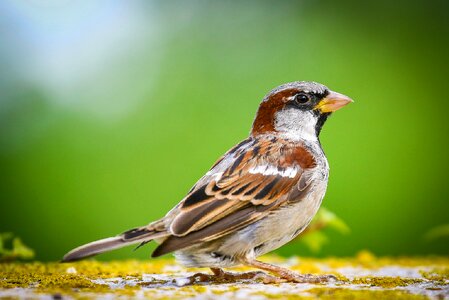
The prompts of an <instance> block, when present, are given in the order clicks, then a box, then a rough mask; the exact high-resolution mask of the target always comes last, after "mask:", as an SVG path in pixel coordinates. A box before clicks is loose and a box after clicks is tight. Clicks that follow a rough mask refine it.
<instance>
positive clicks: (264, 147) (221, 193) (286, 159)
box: [153, 138, 315, 256]
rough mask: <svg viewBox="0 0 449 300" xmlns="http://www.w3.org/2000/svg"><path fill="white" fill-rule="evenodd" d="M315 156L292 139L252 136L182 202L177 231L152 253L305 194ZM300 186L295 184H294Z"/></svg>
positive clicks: (208, 235) (215, 233) (218, 232)
mask: <svg viewBox="0 0 449 300" xmlns="http://www.w3.org/2000/svg"><path fill="white" fill-rule="evenodd" d="M314 167H315V161H314V160H313V156H312V154H310V152H308V151H307V149H306V148H305V147H304V146H302V145H298V144H297V143H292V142H288V141H280V140H277V141H276V143H274V142H273V140H272V139H271V140H270V139H268V138H267V139H262V138H259V139H251V140H250V141H245V142H242V143H241V144H240V145H239V146H238V147H236V148H233V149H231V150H230V151H229V152H228V153H227V154H225V156H224V157H223V158H221V159H220V160H219V161H218V162H217V163H216V164H215V165H214V166H213V167H212V169H211V170H210V171H209V172H208V173H207V174H206V176H205V177H203V178H202V179H200V180H199V181H198V183H197V184H196V185H195V188H194V189H193V190H192V191H191V192H190V193H189V194H188V195H187V196H186V197H185V198H184V200H183V201H181V203H180V204H179V205H178V206H177V208H176V210H175V215H174V217H173V220H172V222H171V224H170V230H169V231H170V233H171V234H172V236H170V237H169V238H167V239H166V240H165V241H164V242H163V243H162V244H161V245H160V246H159V247H158V248H157V250H156V251H155V253H154V254H153V256H158V255H162V254H164V253H168V252H170V251H175V250H177V249H181V248H183V247H187V246H189V245H192V244H193V243H195V242H197V241H199V240H201V241H209V240H213V239H216V238H219V237H221V236H223V235H226V234H228V233H230V232H232V231H235V230H237V229H239V228H242V227H244V226H247V225H248V224H251V223H253V222H255V221H257V220H259V219H260V218H262V217H263V216H265V215H266V214H267V213H269V212H270V211H271V210H272V209H275V208H276V207H279V206H280V205H283V204H285V203H286V202H288V201H291V200H295V201H296V200H297V199H290V197H289V196H290V195H294V196H295V198H299V197H300V196H301V194H303V193H302V191H305V190H306V189H307V187H308V186H309V185H310V183H311V181H312V179H311V178H312V176H311V174H313V171H311V170H313V168H314ZM295 186H296V188H295Z"/></svg>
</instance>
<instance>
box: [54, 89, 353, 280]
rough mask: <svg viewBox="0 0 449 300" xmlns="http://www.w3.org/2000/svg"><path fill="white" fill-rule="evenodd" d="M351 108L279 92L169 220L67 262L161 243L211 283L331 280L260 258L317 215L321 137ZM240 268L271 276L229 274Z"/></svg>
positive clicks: (340, 98)
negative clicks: (225, 280)
mask: <svg viewBox="0 0 449 300" xmlns="http://www.w3.org/2000/svg"><path fill="white" fill-rule="evenodd" d="M350 102H352V100H351V99H350V98H349V97H347V96H345V95H342V94H340V93H337V92H334V91H331V90H329V89H328V88H327V87H326V86H324V85H322V84H319V83H316V82H307V81H295V82H291V83H287V84H283V85H281V86H278V87H276V88H275V89H273V90H271V91H270V92H269V93H268V94H267V95H266V96H265V97H264V98H263V100H262V102H261V103H260V105H259V108H258V110H257V114H256V117H255V119H254V122H253V125H252V129H251V132H250V135H249V137H248V138H247V139H245V140H243V141H242V142H240V143H239V144H237V145H236V146H234V147H233V148H231V149H230V150H229V151H228V152H226V153H225V154H224V155H223V156H222V157H221V158H220V159H219V160H218V161H217V162H215V164H214V165H213V166H212V167H211V168H210V170H209V171H208V172H207V173H206V174H205V175H204V176H203V177H202V178H200V179H199V180H198V181H197V182H196V184H195V185H194V186H193V187H192V188H191V190H190V191H189V192H188V193H187V195H186V196H185V197H184V199H182V200H181V201H180V202H179V204H177V205H176V206H175V207H174V208H173V209H172V210H170V211H169V212H168V213H167V214H166V215H165V217H163V218H161V219H159V220H157V221H154V222H152V223H150V224H148V225H146V226H143V227H138V228H134V229H131V230H128V231H125V232H124V233H122V234H120V235H118V236H114V237H110V238H105V239H101V240H98V241H95V242H91V243H89V244H86V245H83V246H80V247H78V248H76V249H74V250H72V251H70V252H69V253H67V254H66V255H65V256H64V258H63V262H69V261H75V260H79V259H81V258H85V257H89V256H93V255H96V254H99V253H103V252H106V251H109V250H113V249H117V248H121V247H124V246H127V245H131V244H140V245H139V247H140V246H142V245H144V244H146V243H148V242H150V241H155V242H156V243H158V246H157V248H156V249H155V250H154V252H153V253H152V257H158V256H161V255H164V254H167V253H170V252H173V253H174V255H175V257H176V260H177V261H178V262H179V263H180V264H182V265H184V266H186V267H207V268H210V269H211V270H212V272H213V275H208V276H215V277H223V278H230V277H232V276H234V277H235V278H250V277H251V276H253V277H260V276H262V278H263V280H264V281H265V282H285V281H290V282H321V281H325V280H328V279H330V278H331V276H313V275H310V274H299V273H295V272H293V271H291V270H288V269H286V268H283V267H279V266H276V265H272V264H269V263H266V262H262V261H259V260H257V257H259V256H260V255H263V254H265V253H268V252H270V251H272V250H275V249H277V248H279V247H281V246H282V245H284V244H286V243H287V242H289V241H291V240H292V239H294V238H295V237H296V236H297V235H298V234H300V233H301V232H302V231H303V230H304V229H305V228H306V227H307V226H308V224H309V223H310V221H311V220H312V218H313V216H314V215H315V214H316V212H317V211H318V209H319V207H320V205H321V202H322V199H323V197H324V194H325V192H326V188H327V183H328V176H329V165H328V161H327V159H326V156H325V154H324V152H323V149H322V147H321V143H320V140H319V134H320V132H321V129H322V127H323V125H324V123H325V122H326V120H327V119H328V117H329V116H330V115H331V114H332V113H333V112H334V111H336V110H338V109H340V108H342V107H343V106H345V105H347V104H348V103H350ZM237 265H246V266H249V267H252V268H256V269H259V270H263V271H268V272H269V273H271V275H270V274H267V273H265V272H250V273H247V274H245V273H243V274H240V275H239V274H234V275H233V273H229V272H225V271H223V270H222V268H227V267H233V266H237ZM205 276H206V275H205Z"/></svg>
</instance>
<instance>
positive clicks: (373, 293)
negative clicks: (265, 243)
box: [0, 252, 449, 300]
mask: <svg viewBox="0 0 449 300" xmlns="http://www.w3.org/2000/svg"><path fill="white" fill-rule="evenodd" d="M263 260H264V261H267V262H275V263H277V264H281V265H288V267H289V268H290V269H292V270H295V271H297V272H300V273H313V274H334V275H335V276H337V278H338V280H339V282H337V283H336V284H337V287H335V285H334V286H333V287H331V286H328V285H326V284H321V285H311V286H307V288H305V289H304V288H303V289H299V290H295V288H297V285H296V284H291V285H284V289H285V287H291V289H292V292H288V289H287V290H282V292H276V291H277V290H276V288H280V287H281V286H282V285H265V286H264V285H263V284H261V283H260V282H258V281H254V282H251V281H250V282H246V283H245V284H240V283H235V282H234V283H230V282H229V281H226V280H213V281H210V282H207V283H201V284H193V285H187V286H177V280H178V279H183V278H184V279H185V276H186V272H203V273H208V272H209V271H208V270H205V269H183V268H179V267H177V266H176V267H173V266H174V265H176V264H175V262H174V260H173V259H158V260H151V261H135V260H129V261H111V262H98V261H94V260H88V261H81V262H76V263H69V264H61V263H39V262H33V263H4V264H0V298H1V295H2V294H1V292H2V291H5V290H10V289H12V288H21V291H27V292H30V293H34V294H44V295H55V296H56V298H58V297H60V296H70V297H73V298H76V299H80V298H91V297H95V296H98V295H106V294H107V295H108V296H109V294H113V295H119V296H125V297H133V296H136V293H139V295H140V296H145V297H148V298H153V299H182V298H186V297H194V296H196V295H200V294H205V295H208V297H209V296H210V297H212V295H223V296H224V297H228V296H229V297H232V296H233V295H236V294H237V293H239V292H240V291H241V290H242V289H246V290H245V293H248V294H249V295H255V296H263V297H265V298H273V299H277V298H286V299H318V298H320V299H355V298H360V299H367V300H369V299H378V298H392V299H406V298H407V299H423V298H424V296H422V295H421V294H419V293H415V294H410V293H408V292H406V291H403V290H401V287H406V286H409V285H414V286H413V289H414V290H416V289H419V283H421V282H426V286H425V290H423V291H422V292H421V293H422V294H425V293H427V292H429V291H432V292H434V293H439V294H438V295H444V292H445V289H442V286H446V285H449V259H448V258H444V257H425V258H407V257H402V258H396V259H395V258H388V257H386V258H385V257H383V258H379V257H375V256H374V255H372V254H370V253H369V252H362V253H359V254H358V255H357V256H356V257H354V258H322V259H315V258H300V259H299V258H294V259H289V260H286V259H283V258H281V257H278V256H276V257H271V256H266V257H264V258H263ZM393 265H394V266H396V267H399V268H400V267H407V268H409V267H416V268H418V270H419V268H421V267H422V269H421V274H422V276H423V277H422V278H421V279H419V278H418V279H411V278H401V277H394V275H392V276H389V277H380V276H355V278H354V279H352V280H349V279H348V278H346V277H345V276H344V275H343V274H340V273H339V271H338V270H339V269H340V268H344V267H356V270H357V268H361V269H363V270H365V271H364V273H363V274H366V272H368V273H369V271H370V270H377V269H379V268H382V267H385V266H393ZM249 270H253V269H251V268H247V267H239V268H234V269H232V270H231V271H233V272H235V271H239V272H244V271H249ZM209 273H210V272H209ZM152 274H155V275H154V277H153V275H152ZM373 274H375V273H373ZM161 275H165V277H164V276H161ZM184 279H183V280H184ZM183 280H181V281H183ZM184 281H185V280H184ZM100 283H101V284H100ZM429 283H430V285H429ZM108 284H111V286H114V288H111V287H110V286H109V285H108ZM256 285H257V288H256V289H254V286H256ZM373 287H375V288H373ZM423 289H424V288H423ZM17 291H18V290H17ZM29 298H36V297H35V296H33V294H32V295H31V296H30V297H29Z"/></svg>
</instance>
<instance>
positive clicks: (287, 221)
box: [175, 176, 327, 267]
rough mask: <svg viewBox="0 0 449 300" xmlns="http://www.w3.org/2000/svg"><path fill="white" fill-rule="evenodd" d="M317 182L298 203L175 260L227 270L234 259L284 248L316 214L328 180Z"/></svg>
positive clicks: (186, 250) (192, 265) (191, 248)
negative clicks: (225, 268)
mask: <svg viewBox="0 0 449 300" xmlns="http://www.w3.org/2000/svg"><path fill="white" fill-rule="evenodd" d="M326 177H327V176H326ZM326 179H327V178H326ZM318 182H320V183H319V184H317V185H315V186H314V187H313V189H311V191H310V192H309V193H308V195H307V197H305V198H303V199H301V200H300V201H298V202H297V203H294V204H292V205H289V206H285V207H283V208H281V209H279V210H276V211H275V212H273V213H271V214H270V215H268V216H267V217H265V218H263V219H262V220H260V221H258V222H256V223H253V224H251V225H249V226H248V227H245V228H244V229H241V230H239V231H237V232H235V233H233V234H230V235H227V236H225V237H223V238H220V239H218V240H215V241H212V242H207V243H200V244H198V245H196V246H193V247H189V248H187V249H183V250H181V251H178V252H176V253H175V256H176V258H177V259H178V261H179V262H180V263H181V264H183V265H186V266H190V267H194V266H195V267H230V266H234V265H238V264H239V261H238V259H237V257H242V256H248V255H249V256H253V257H257V256H260V255H262V254H265V253H268V252H270V251H272V250H275V249H277V248H279V247H281V246H283V245H284V244H286V243H288V242H289V241H291V240H292V239H293V238H295V237H296V236H297V235H298V234H300V233H301V232H302V231H303V230H304V229H305V228H306V227H307V225H308V224H309V223H310V221H311V220H312V218H313V217H314V216H315V214H316V212H317V211H318V209H319V207H320V205H321V201H322V199H323V197H324V194H325V192H326V186H327V180H322V181H318Z"/></svg>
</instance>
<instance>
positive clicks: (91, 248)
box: [62, 227, 167, 262]
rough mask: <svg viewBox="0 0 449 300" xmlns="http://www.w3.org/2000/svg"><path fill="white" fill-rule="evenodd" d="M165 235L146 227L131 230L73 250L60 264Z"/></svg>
mask: <svg viewBox="0 0 449 300" xmlns="http://www.w3.org/2000/svg"><path fill="white" fill-rule="evenodd" d="M165 235H167V234H166V233H165V232H160V231H155V230H152V229H148V227H140V228H135V229H131V230H128V231H126V232H124V233H122V234H120V235H118V236H115V237H109V238H105V239H101V240H98V241H95V242H91V243H88V244H85V245H82V246H80V247H78V248H75V249H73V250H72V251H70V252H68V253H67V254H66V255H64V257H63V258H62V262H70V261H76V260H80V259H83V258H86V257H90V256H94V255H97V254H100V253H104V252H107V251H111V250H114V249H119V248H122V247H125V246H128V245H133V244H139V243H140V244H142V243H143V244H145V243H148V242H150V241H151V240H153V239H156V238H159V237H162V236H165Z"/></svg>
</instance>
